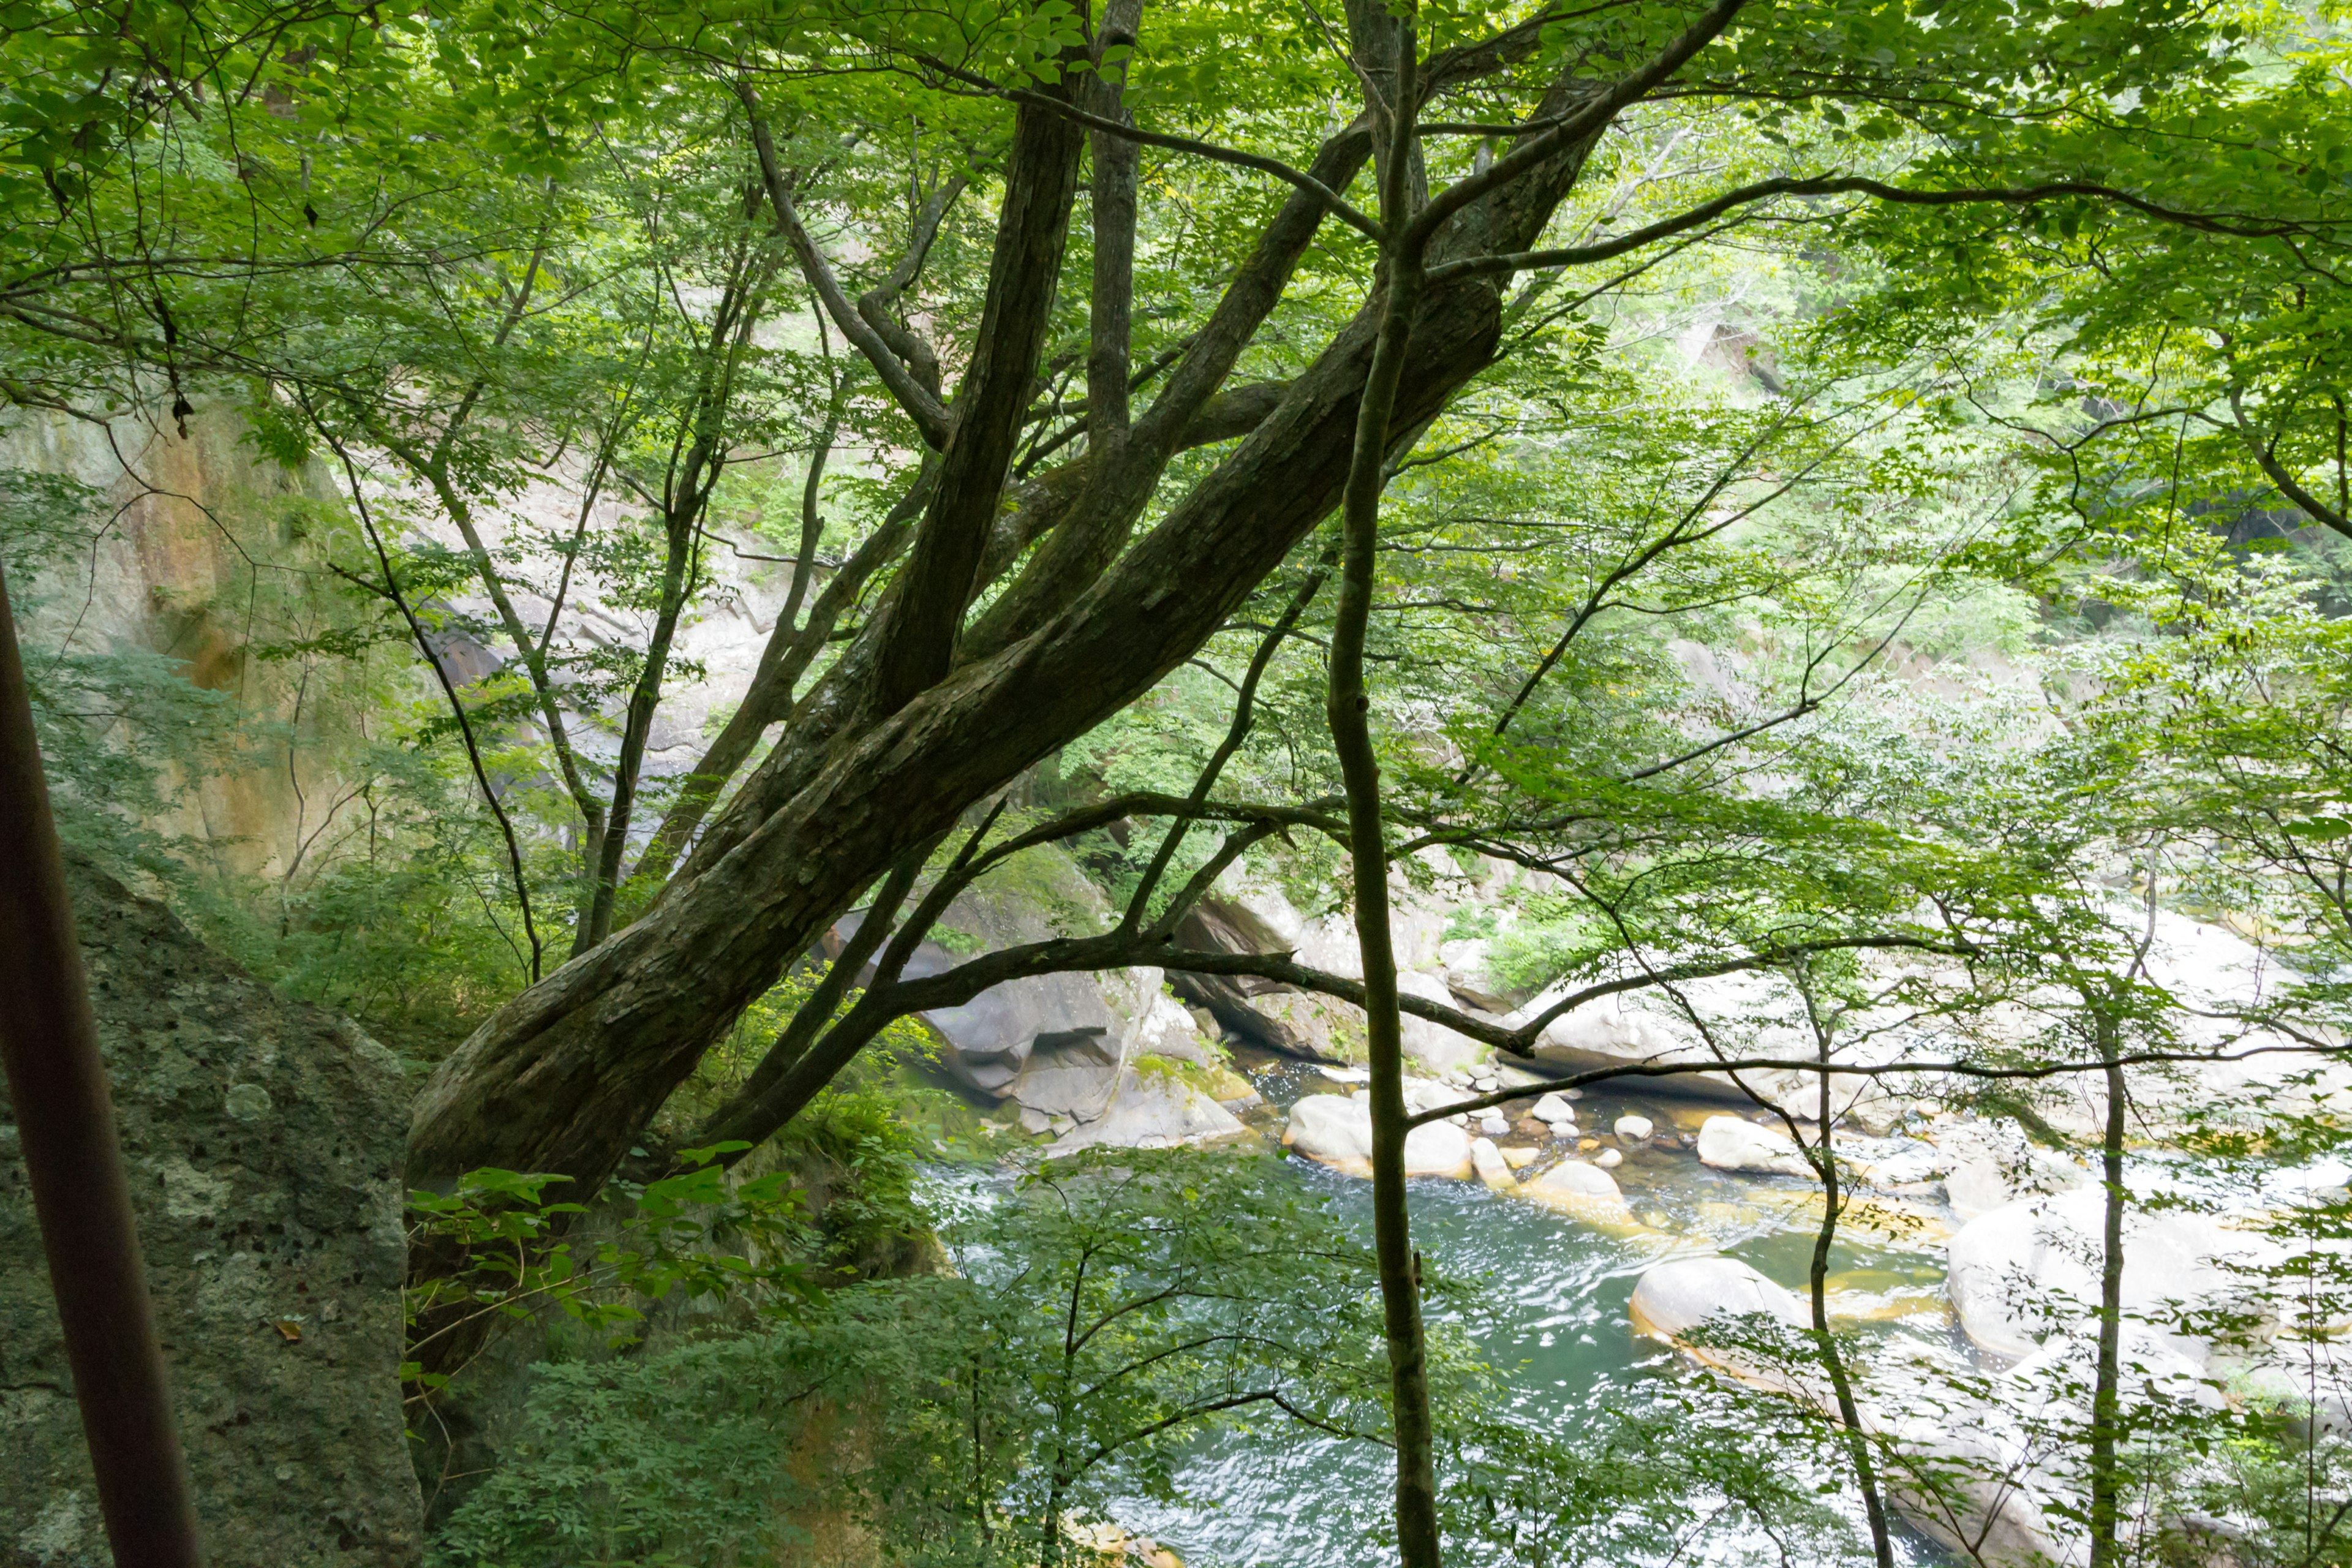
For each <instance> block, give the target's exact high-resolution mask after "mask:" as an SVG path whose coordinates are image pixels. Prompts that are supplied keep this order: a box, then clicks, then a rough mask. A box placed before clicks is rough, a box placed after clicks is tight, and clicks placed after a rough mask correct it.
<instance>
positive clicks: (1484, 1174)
mask: <svg viewBox="0 0 2352 1568" xmlns="http://www.w3.org/2000/svg"><path fill="white" fill-rule="evenodd" d="M1470 1163H1471V1165H1472V1166H1473V1167H1474V1168H1475V1170H1476V1171H1477V1173H1478V1179H1479V1180H1480V1181H1482V1182H1484V1183H1486V1185H1487V1186H1488V1187H1490V1188H1492V1189H1493V1190H1494V1191H1496V1192H1498V1193H1507V1192H1508V1191H1510V1190H1511V1189H1512V1188H1513V1187H1516V1186H1517V1185H1518V1184H1519V1179H1518V1178H1517V1176H1514V1175H1513V1174H1511V1167H1510V1163H1508V1162H1507V1161H1506V1160H1505V1159H1504V1158H1503V1152H1502V1151H1501V1150H1500V1149H1498V1148H1496V1146H1495V1141H1494V1140H1493V1139H1492V1138H1473V1139H1472V1140H1471V1141H1470Z"/></svg>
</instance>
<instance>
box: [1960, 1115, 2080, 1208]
mask: <svg viewBox="0 0 2352 1568" xmlns="http://www.w3.org/2000/svg"><path fill="white" fill-rule="evenodd" d="M1935 1138H1936V1152H1937V1154H1938V1155H1939V1156H1941V1160H1942V1163H1943V1166H1944V1195H1945V1196H1946V1197H1947V1198H1948V1199H1949V1200H1950V1202H1951V1205H1952V1212H1953V1213H1955V1214H1957V1215H1959V1216H1960V1217H1961V1218H1962V1219H1964V1220H1965V1219H1974V1218H1976V1216H1977V1215H1982V1214H1990V1213H1991V1212H1992V1211H1993V1210H1995V1209H1997V1208H2002V1207H2005V1206H2006V1205H2010V1204H2012V1203H2015V1202H2016V1201H2017V1200H2018V1199H2020V1198H2023V1197H2030V1196H2032V1195H2035V1194H2043V1193H2057V1192H2063V1191H2064V1190H2066V1189H2067V1188H2069V1187H2078V1186H2081V1185H2082V1184H2084V1183H2085V1182H2087V1181H2089V1180H2090V1179H2091V1178H2090V1175H2089V1173H2087V1172H2085V1171H2084V1169H2083V1168H2082V1167H2081V1166H2080V1165H2077V1164H2075V1163H2074V1162H2073V1161H2072V1160H2069V1159H2067V1158H2066V1157H2065V1156H2064V1155H2063V1154H2060V1153H2057V1152H2054V1151H2052V1150H2048V1149H2037V1148H2035V1147H2034V1146H2033V1144H2032V1142H2029V1141H2028V1140H2027V1138H2026V1136H2025V1133H2024V1131H2023V1130H2022V1129H2021V1128H2019V1127H2018V1125H2017V1124H2016V1123H2015V1122H2011V1121H1957V1122H1952V1123H1949V1124H1948V1125H1946V1126H1944V1127H1942V1128H1940V1129H1938V1130H1937V1132H1936V1134H1935Z"/></svg>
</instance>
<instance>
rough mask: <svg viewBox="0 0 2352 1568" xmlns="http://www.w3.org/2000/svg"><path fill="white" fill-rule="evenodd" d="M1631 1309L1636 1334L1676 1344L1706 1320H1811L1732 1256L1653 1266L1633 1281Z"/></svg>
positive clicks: (1802, 1323) (1795, 1323)
mask: <svg viewBox="0 0 2352 1568" xmlns="http://www.w3.org/2000/svg"><path fill="white" fill-rule="evenodd" d="M1630 1310H1631V1311H1632V1313H1633V1329H1634V1331H1635V1332H1637V1333H1643V1334H1649V1335H1652V1336H1654V1337H1655V1338H1658V1339H1664V1340H1679V1339H1680V1338H1681V1337H1682V1336H1683V1335H1685V1334H1686V1333H1688V1332H1690V1331H1692V1330H1694V1329H1696V1328H1697V1327H1698V1326H1699V1325H1700V1324H1701V1323H1704V1322H1706V1321H1707V1320H1708V1319H1709V1318H1717V1317H1722V1318H1741V1317H1747V1316H1748V1315H1750V1314H1753V1313H1758V1312H1760V1313H1762V1314H1764V1315H1765V1316H1766V1317H1768V1318H1770V1319H1772V1320H1773V1321H1776V1322H1780V1323H1785V1324H1787V1325H1788V1326H1789V1327H1790V1328H1803V1327H1806V1326H1808V1324H1809V1323H1810V1321H1811V1320H1810V1319H1809V1318H1808V1316H1807V1315H1806V1312H1805V1310H1804V1308H1803V1306H1802V1304H1801V1303H1800V1302H1799V1301H1798V1300H1797V1298H1796V1297H1795V1296H1794V1295H1793V1294H1792V1293H1790V1291H1788V1290H1786V1289H1782V1288H1781V1287H1780V1286H1779V1285H1777V1284H1775V1283H1773V1282H1772V1281H1771V1280H1770V1279H1767V1278H1765V1277H1764V1276H1763V1275H1761V1274H1759V1273H1758V1272H1757V1271H1756V1270H1755V1269H1754V1268H1750V1267H1749V1266H1748V1265H1747V1264H1745V1263H1742V1262H1740V1261H1739V1260H1738V1258H1669V1259H1668V1260H1666V1261H1665V1262H1664V1263H1654V1264H1652V1265H1651V1266H1650V1267H1649V1268H1645V1269H1643V1271H1642V1278H1641V1279H1639V1280H1637V1281H1635V1282H1634V1286H1633V1302H1632V1305H1631V1307H1630Z"/></svg>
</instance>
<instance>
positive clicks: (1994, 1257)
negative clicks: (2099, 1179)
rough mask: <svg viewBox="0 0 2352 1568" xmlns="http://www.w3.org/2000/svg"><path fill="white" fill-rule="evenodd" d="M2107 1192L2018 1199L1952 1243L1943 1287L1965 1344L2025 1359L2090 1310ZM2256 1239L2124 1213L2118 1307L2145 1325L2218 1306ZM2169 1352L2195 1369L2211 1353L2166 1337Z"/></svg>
mask: <svg viewBox="0 0 2352 1568" xmlns="http://www.w3.org/2000/svg"><path fill="white" fill-rule="evenodd" d="M2105 1223H2106V1193H2105V1189H2104V1188H2101V1187H2096V1186H2084V1187H2075V1188H2073V1189H2071V1190H2069V1191H2066V1192H2063V1193H2059V1194H2054V1195H2048V1196H2041V1197H2030V1198H2021V1199H2018V1200H2017V1201H2016V1202H2014V1203H2011V1204H2008V1205H2003V1206H2002V1207H2000V1208H1997V1209H1994V1210H1991V1211H1990V1212H1989V1213H1986V1214H1982V1215H1978V1216H1977V1217H1976V1218H1974V1219H1972V1220H1970V1221H1969V1223H1968V1224H1967V1225H1965V1226H1961V1227H1960V1229H1959V1230H1958V1232H1957V1233H1956V1234H1955V1235H1954V1236H1953V1237H1952V1239H1951V1242H1950V1244H1949V1246H1950V1256H1951V1269H1950V1276H1949V1284H1948V1288H1949V1289H1950V1291H1951V1297H1952V1309H1953V1310H1954V1311H1955V1312H1956V1313H1957V1314H1958V1317H1959V1321H1960V1327H1961V1328H1962V1329H1963V1330H1964V1331H1966V1332H1967V1334H1968V1336H1969V1339H1970V1340H1972V1341H1974V1342H1976V1343H1977V1344H1978V1345H1979V1346H1981V1347H1982V1348H1983V1349H1985V1350H1988V1351H1990V1352H1992V1353H1993V1354H1995V1355H1999V1356H2006V1357H2009V1358H2011V1359H2013V1360H2016V1359H2022V1358H2025V1357H2028V1356H2032V1354H2034V1352H2037V1351H2038V1350H2040V1349H2041V1348H2042V1342H2043V1340H2044V1339H2045V1338H2046V1337H2048V1336H2049V1335H2050V1334H2051V1333H2053V1331H2068V1330H2071V1329H2072V1328H2073V1327H2074V1326H2076V1325H2078V1324H2079V1323H2080V1322H2081V1321H2082V1320H2083V1318H2084V1316H2085V1315H2087V1314H2088V1313H2090V1312H2092V1311H2094V1310H2096V1307H2097V1303H2098V1300H2099V1268H2100V1263H2101V1260H2102V1258H2103V1256H2104V1241H2103V1237H2105ZM2262 1250H2263V1242H2262V1240H2261V1238H2259V1237H2255V1236H2252V1235H2250V1234H2248V1233H2246V1232H2242V1231H2234V1230H2231V1229H2229V1228H2227V1227H2225V1226H2222V1225H2221V1224H2220V1223H2218V1222H2217V1221H2215V1220H2213V1219H2212V1218H2210V1216H2207V1215H2198V1214H2190V1213H2186V1212H2183V1211H2180V1210H2177V1209H2176V1210H2158V1211H2155V1212H2150V1211H2148V1210H2147V1209H2144V1208H2140V1207H2137V1206H2135V1207H2133V1208H2132V1209H2130V1210H2128V1211H2127V1212H2126V1215H2125V1224H2124V1273H2123V1282H2122V1283H2123V1306H2124V1310H2125V1312H2126V1315H2127V1316H2129V1317H2131V1318H2134V1319H2137V1320H2140V1321H2147V1322H2148V1323H2150V1324H2151V1325H2152V1326H2160V1325H2161V1323H2162V1322H2163V1321H2165V1320H2166V1319H2167V1318H2168V1317H2170V1316H2172V1315H2173V1314H2172V1313H2171V1312H2170V1311H2169V1310H2168V1303H2171V1302H2174V1301H2181V1302H2187V1303H2190V1304H2192V1305H2193V1304H2196V1303H2199V1302H2204V1303H2207V1304H2216V1303H2218V1302H2220V1301H2221V1300H2224V1299H2226V1298H2227V1297H2228V1296H2229V1295H2230V1294H2231V1284H2232V1280H2233V1279H2234V1278H2235V1276H2234V1275H2233V1274H2232V1273H2231V1268H2230V1265H2231V1263H2232V1262H2243V1261H2248V1260H2252V1259H2253V1258H2256V1257H2257V1256H2258V1255H2259V1254H2260V1253H2261V1252H2262ZM2163 1337H2164V1342H2165V1343H2166V1344H2167V1345H2168V1348H2170V1349H2171V1350H2172V1351H2173V1352H2176V1353H2177V1354H2179V1355H2181V1356H2183V1357H2185V1358H2187V1359H2188V1360H2189V1362H2191V1363H2194V1364H2196V1365H2198V1366H2202V1365H2204V1363H2205V1362H2206V1359H2207V1357H2208V1355H2209V1353H2210V1345H2209V1344H2208V1343H2207V1342H2205V1341H2203V1340H2201V1339H2199V1338H2197V1337H2195V1336H2192V1335H2185V1334H2169V1333H2168V1334H2165V1335H2164V1336H2163Z"/></svg>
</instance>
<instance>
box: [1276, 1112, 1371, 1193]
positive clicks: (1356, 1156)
mask: <svg viewBox="0 0 2352 1568" xmlns="http://www.w3.org/2000/svg"><path fill="white" fill-rule="evenodd" d="M1282 1144H1283V1147H1284V1148H1286V1149H1288V1150H1290V1151H1291V1152H1294V1153H1297V1154H1304V1155H1306V1156H1307V1158H1308V1159H1310V1160H1315V1161H1318V1162H1320V1163H1323V1164H1326V1165H1328V1166H1330V1167H1331V1168H1332V1169H1333V1170H1335V1171H1342V1172H1345V1173H1347V1174H1349V1175H1351V1176H1370V1174H1371V1173H1372V1109H1371V1107H1370V1105H1369V1104H1367V1103H1366V1102H1365V1101H1364V1100H1361V1099H1360V1098H1352V1097H1350V1096H1348V1095H1344V1094H1309V1095H1305V1096H1302V1097H1301V1098H1300V1099H1299V1100H1297V1102H1296V1103H1294V1104H1293V1105H1292V1106H1291V1108H1290V1121H1289V1124H1288V1125H1287V1126H1286V1127H1284V1128H1283V1130H1282Z"/></svg>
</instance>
